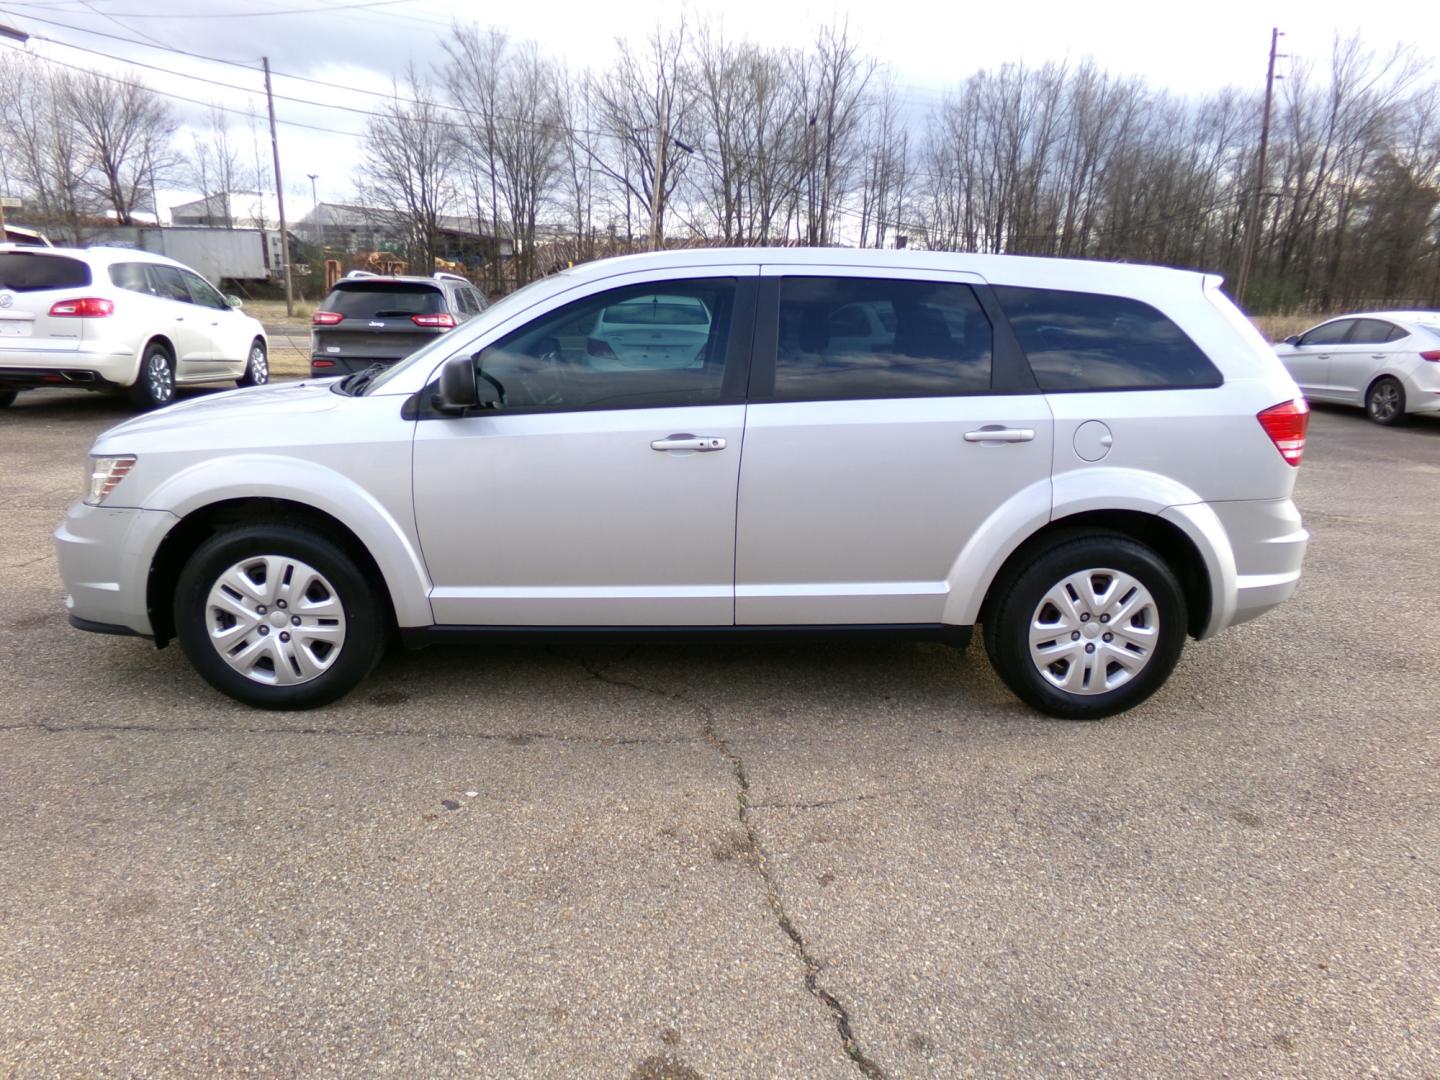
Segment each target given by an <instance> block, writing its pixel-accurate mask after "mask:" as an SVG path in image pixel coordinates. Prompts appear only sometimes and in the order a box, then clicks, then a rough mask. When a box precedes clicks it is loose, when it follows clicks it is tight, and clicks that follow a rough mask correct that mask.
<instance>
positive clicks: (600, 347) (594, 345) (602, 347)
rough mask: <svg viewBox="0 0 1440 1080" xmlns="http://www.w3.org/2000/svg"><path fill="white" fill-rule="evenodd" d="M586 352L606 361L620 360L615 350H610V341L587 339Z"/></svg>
mask: <svg viewBox="0 0 1440 1080" xmlns="http://www.w3.org/2000/svg"><path fill="white" fill-rule="evenodd" d="M585 351H586V352H587V353H589V354H590V355H591V356H598V357H601V358H602V359H605V360H615V359H618V358H617V357H616V355H615V350H614V349H612V348H610V343H609V342H608V341H601V340H600V339H599V338H593V337H592V338H586V339H585Z"/></svg>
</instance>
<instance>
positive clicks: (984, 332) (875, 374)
mask: <svg viewBox="0 0 1440 1080" xmlns="http://www.w3.org/2000/svg"><path fill="white" fill-rule="evenodd" d="M607 318H608V315H607ZM778 330H779V333H778V337H777V340H776V351H775V383H774V388H773V393H769V394H767V393H766V392H765V391H766V390H767V389H768V388H764V387H756V393H755V395H754V396H755V398H757V399H761V400H763V399H766V398H767V397H768V398H769V399H770V400H774V401H834V400H854V399H865V398H909V397H951V396H959V395H965V394H975V393H984V392H985V391H987V390H989V389H990V363H991V352H992V345H993V340H994V334H993V331H992V328H991V326H990V320H989V319H987V318H986V317H985V312H984V311H983V310H982V309H981V307H980V303H979V301H978V300H977V299H976V298H975V293H974V291H973V290H972V289H971V288H970V286H968V285H963V284H957V283H953V282H945V281H906V280H903V279H899V278H851V277H786V278H783V279H782V280H781V282H780V309H779V327H778Z"/></svg>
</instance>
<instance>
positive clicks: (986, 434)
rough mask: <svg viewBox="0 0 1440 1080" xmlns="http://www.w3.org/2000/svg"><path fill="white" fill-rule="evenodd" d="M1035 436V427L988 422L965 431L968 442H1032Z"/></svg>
mask: <svg viewBox="0 0 1440 1080" xmlns="http://www.w3.org/2000/svg"><path fill="white" fill-rule="evenodd" d="M1034 438H1035V429H1034V428H1028V427H1027V428H1013V427H1001V426H1000V425H999V424H987V425H986V426H985V427H982V428H976V429H975V430H974V431H967V432H965V441H966V442H980V443H985V442H998V443H1005V442H1031V441H1032V440H1033V439H1034Z"/></svg>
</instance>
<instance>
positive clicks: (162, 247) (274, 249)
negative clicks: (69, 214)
mask: <svg viewBox="0 0 1440 1080" xmlns="http://www.w3.org/2000/svg"><path fill="white" fill-rule="evenodd" d="M97 244H104V245H106V246H107V247H127V248H139V249H140V250H141V251H153V252H154V253H155V254H156V255H165V256H168V257H169V258H171V259H174V260H175V261H176V262H180V263H184V264H185V265H186V266H188V267H190V268H191V269H193V270H196V271H198V272H199V273H200V274H202V275H203V276H204V277H206V278H209V279H210V280H211V281H212V282H214V283H215V284H216V285H218V284H219V283H220V282H221V280H222V279H223V280H229V281H272V280H273V281H280V280H282V279H283V278H284V276H285V275H284V266H285V261H284V258H283V257H282V255H281V253H280V250H281V249H280V233H279V231H278V230H276V229H225V228H219V227H209V226H204V225H194V226H186V225H180V226H159V225H112V226H109V227H108V228H102V229H92V230H90V231H89V232H88V234H87V236H86V246H87V247H93V246H95V245H97Z"/></svg>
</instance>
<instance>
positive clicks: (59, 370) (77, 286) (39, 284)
mask: <svg viewBox="0 0 1440 1080" xmlns="http://www.w3.org/2000/svg"><path fill="white" fill-rule="evenodd" d="M239 306H240V301H239V300H237V299H235V298H234V297H226V296H222V295H220V292H219V290H217V289H216V288H214V287H213V286H212V285H211V284H210V283H209V282H208V281H206V280H205V279H204V278H202V277H201V276H200V275H199V274H197V273H195V271H193V270H191V269H189V268H188V267H185V266H182V265H181V264H180V263H177V262H176V261H175V260H173V259H167V258H165V257H164V256H161V255H152V254H150V253H149V252H145V251H133V250H130V249H128V248H99V247H97V248H85V249H71V248H35V247H16V246H12V245H3V246H0V406H5V405H9V404H11V403H12V402H14V400H15V394H16V392H17V391H19V390H24V389H28V388H31V387H38V386H74V387H81V388H84V389H87V390H105V389H116V388H119V389H125V390H128V391H129V393H130V398H131V400H132V401H133V402H134V403H135V404H136V405H137V406H139V407H140V408H144V409H150V408H155V407H156V406H159V405H166V404H168V403H169V402H170V401H172V400H173V399H174V397H175V387H176V385H177V384H178V385H181V386H189V385H204V384H214V383H221V382H230V383H239V384H240V385H241V386H258V385H260V384H262V383H265V382H268V381H269V379H270V366H269V360H268V354H267V349H266V341H265V328H264V327H262V326H261V325H260V324H259V323H258V322H256V321H255V320H254V319H252V318H250V317H249V316H248V315H244V314H242V313H241V312H240V311H238V310H236V309H237V308H238V307H239Z"/></svg>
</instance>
